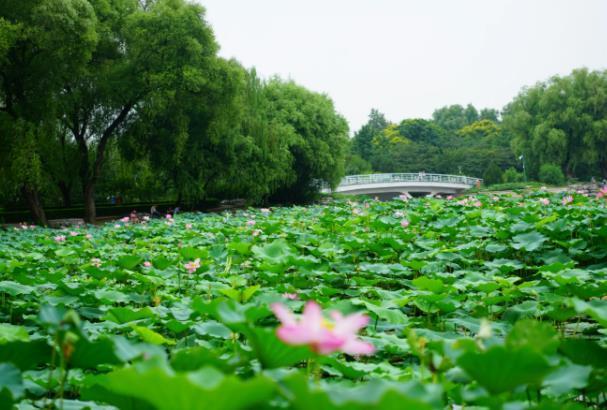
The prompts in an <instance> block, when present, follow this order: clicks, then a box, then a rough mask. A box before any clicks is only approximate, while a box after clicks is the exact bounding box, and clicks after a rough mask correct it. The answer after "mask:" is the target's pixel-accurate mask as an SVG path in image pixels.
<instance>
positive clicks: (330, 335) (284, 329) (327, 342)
mask: <svg viewBox="0 0 607 410" xmlns="http://www.w3.org/2000/svg"><path fill="white" fill-rule="evenodd" d="M272 311H273V312H274V314H275V315H276V317H277V318H278V319H279V320H280V322H281V325H280V326H279V327H278V329H277V330H276V334H277V336H278V338H279V339H280V340H282V341H283V342H285V343H286V344H289V345H294V346H301V345H307V346H309V347H310V349H312V351H314V352H316V353H320V354H331V353H333V352H337V351H341V352H343V353H346V354H349V355H370V354H372V353H373V352H374V351H375V347H374V346H373V345H372V344H370V343H367V342H363V341H362V340H360V339H358V338H357V336H356V333H357V332H358V331H359V330H360V329H362V328H363V327H365V326H366V325H367V323H369V317H368V316H366V315H363V314H361V313H354V314H352V315H348V316H345V317H344V316H343V315H342V314H341V313H340V312H337V311H333V312H331V319H332V320H331V321H329V320H327V319H325V317H324V316H323V314H322V310H321V309H320V306H319V305H318V304H317V303H316V302H314V301H309V302H307V303H306V305H305V307H304V311H303V315H301V317H300V318H299V319H298V318H296V317H295V315H293V313H292V312H291V311H290V310H289V309H288V308H287V307H285V306H284V305H283V304H281V303H274V304H272Z"/></svg>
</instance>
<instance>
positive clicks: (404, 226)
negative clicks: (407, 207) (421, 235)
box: [400, 219, 409, 228]
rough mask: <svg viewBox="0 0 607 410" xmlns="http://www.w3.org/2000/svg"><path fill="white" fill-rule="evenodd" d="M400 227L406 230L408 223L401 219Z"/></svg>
mask: <svg viewBox="0 0 607 410" xmlns="http://www.w3.org/2000/svg"><path fill="white" fill-rule="evenodd" d="M400 226H402V227H403V228H406V227H407V226H409V221H408V220H406V219H403V220H402V221H400Z"/></svg>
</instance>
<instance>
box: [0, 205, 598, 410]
mask: <svg viewBox="0 0 607 410" xmlns="http://www.w3.org/2000/svg"><path fill="white" fill-rule="evenodd" d="M605 204H606V201H605V199H604V198H587V197H584V196H581V195H573V196H571V198H568V197H566V198H561V197H560V196H547V195H544V194H541V193H536V194H529V195H528V196H526V197H524V198H520V197H505V196H504V197H500V198H497V197H487V196H482V195H479V196H477V197H475V198H474V199H468V200H461V201H460V200H458V199H452V200H443V199H426V198H424V199H413V200H410V201H400V200H395V201H391V202H378V201H373V200H371V199H359V200H358V201H357V202H351V201H342V200H338V201H334V202H331V203H328V204H325V205H317V206H310V207H291V208H273V209H271V210H265V209H264V210H248V211H239V212H236V213H234V214H183V215H179V216H177V217H175V218H174V219H159V220H149V221H146V222H144V223H130V222H120V223H117V224H114V223H111V224H107V225H104V226H101V227H80V228H73V229H71V230H70V229H66V230H62V231H57V230H49V229H42V228H32V229H30V228H29V227H23V228H18V229H11V230H6V231H3V232H0V408H1V409H11V408H17V409H40V408H64V409H74V410H75V409H116V408H118V409H167V410H168V409H171V410H173V409H174V410H187V409H315V410H323V409H444V408H449V409H461V408H475V409H484V408H487V409H502V408H503V409H508V410H515V409H576V408H607V397H606V393H605V392H606V391H607V300H606V299H607V297H606V295H607V208H606V206H605ZM304 306H305V307H306V309H309V310H307V311H306V314H305V315H303V316H301V317H299V316H293V314H292V313H291V312H295V313H296V314H298V315H299V314H300V313H301V312H302V310H304ZM312 308H314V309H312ZM319 309H322V311H323V313H322V314H321V313H320V311H319ZM314 315H315V316H314ZM277 316H278V317H280V318H281V321H282V322H281V321H279V320H278V317H277ZM312 316H314V317H315V318H316V319H317V321H316V322H313V323H312V322H311V320H312V319H310V318H311V317H312ZM306 320H308V322H306V323H307V324H306V323H304V322H305V321H306ZM354 322H355V323H354ZM308 325H309V326H308ZM289 326H291V328H292V329H291V328H289ZM297 326H303V327H302V328H297ZM305 326H308V327H307V328H306V327H305ZM287 328H289V329H290V330H293V332H291V333H289V331H288V330H289V329H287ZM280 329H282V330H283V331H282V333H281V331H280ZM285 329H286V330H285ZM302 330H303V331H302ZM306 330H307V331H306ZM321 330H322V332H321ZM316 331H318V332H320V333H318V335H321V336H322V337H321V336H318V337H320V338H321V339H322V338H325V339H323V340H322V341H318V340H317V342H318V343H316V342H314V340H316V339H314V338H315V337H316V336H317V334H316V333H315V332H316ZM357 331H358V333H356V332H357ZM323 332H324V333H323ZM346 333H347V338H344V339H343V340H342V339H339V337H341V336H343V335H344V334H346ZM325 336H326V337H325ZM306 338H308V339H306ZM331 338H333V339H331ZM336 338H337V339H338V340H337V342H336V341H335V340H336ZM313 339H314V340H313ZM346 339H347V341H346Z"/></svg>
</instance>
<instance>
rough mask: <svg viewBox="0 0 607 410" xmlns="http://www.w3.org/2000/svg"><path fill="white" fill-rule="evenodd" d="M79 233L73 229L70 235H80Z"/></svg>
mask: <svg viewBox="0 0 607 410" xmlns="http://www.w3.org/2000/svg"><path fill="white" fill-rule="evenodd" d="M78 235H79V233H78V232H76V231H71V232H70V236H78Z"/></svg>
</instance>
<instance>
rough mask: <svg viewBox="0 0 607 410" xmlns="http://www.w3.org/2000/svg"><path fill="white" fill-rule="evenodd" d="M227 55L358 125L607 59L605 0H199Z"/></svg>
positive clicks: (495, 104) (500, 97)
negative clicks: (372, 116)
mask: <svg viewBox="0 0 607 410" xmlns="http://www.w3.org/2000/svg"><path fill="white" fill-rule="evenodd" d="M198 1H199V2H200V3H201V4H203V5H204V6H205V7H206V9H207V20H208V22H209V23H210V24H211V25H212V27H213V29H214V31H215V35H216V38H217V40H218V42H219V44H220V46H221V51H220V55H221V56H223V57H228V58H230V57H234V58H236V59H237V60H239V61H240V62H241V63H243V64H244V65H245V66H247V67H255V68H256V69H257V71H258V73H259V74H260V75H261V76H262V77H265V78H267V77H269V76H271V75H274V74H278V75H279V76H281V77H283V78H291V79H293V80H295V81H296V82H297V83H299V84H302V85H303V86H305V87H307V88H309V89H312V90H314V91H318V92H323V93H326V94H328V95H329V96H330V97H331V98H332V99H333V101H334V103H335V106H336V108H337V110H338V111H339V112H340V113H341V114H342V115H344V116H345V117H346V119H347V120H348V122H349V124H350V129H351V130H357V129H358V128H359V127H360V126H361V125H362V124H363V123H364V122H366V119H367V116H368V114H369V111H370V110H371V108H377V109H379V110H380V111H381V112H383V113H384V114H385V115H386V117H387V118H388V119H389V120H391V121H400V120H402V119H404V118H414V117H421V118H429V117H430V116H431V114H432V111H433V110H434V109H436V108H438V107H441V106H444V105H448V104H467V103H472V104H474V105H475V106H476V107H477V108H483V107H491V108H498V109H500V108H502V107H503V106H504V105H505V104H506V103H508V102H509V101H510V100H511V99H512V98H513V97H514V96H515V95H516V94H517V93H518V92H519V91H520V89H521V88H522V87H523V86H525V85H533V84H534V83H535V82H537V81H540V80H545V79H547V78H548V77H550V76H552V75H554V74H561V75H562V74H568V73H569V72H570V71H571V70H572V69H573V68H576V67H582V66H585V67H588V68H590V69H606V68H607V1H606V0H567V1H565V0H490V1H489V0H416V1H413V0H298V1H295V0H257V1H252V0H198Z"/></svg>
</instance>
